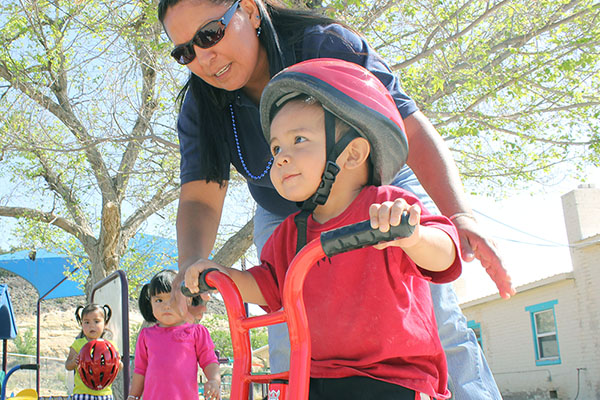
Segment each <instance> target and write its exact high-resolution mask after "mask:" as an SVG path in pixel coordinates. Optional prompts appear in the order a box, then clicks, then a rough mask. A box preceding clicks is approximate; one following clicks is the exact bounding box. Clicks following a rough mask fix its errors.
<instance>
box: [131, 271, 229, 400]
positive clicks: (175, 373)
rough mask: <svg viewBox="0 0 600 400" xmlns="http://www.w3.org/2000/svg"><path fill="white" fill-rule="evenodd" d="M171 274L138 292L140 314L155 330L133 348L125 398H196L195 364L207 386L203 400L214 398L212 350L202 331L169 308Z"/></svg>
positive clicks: (216, 378) (217, 388)
mask: <svg viewBox="0 0 600 400" xmlns="http://www.w3.org/2000/svg"><path fill="white" fill-rule="evenodd" d="M175 275H176V274H175V271H173V270H163V271H160V272H159V273H157V274H156V275H155V276H154V277H153V278H152V279H151V280H150V283H147V284H145V285H144V286H143V287H142V291H141V293H140V298H139V306H140V312H141V313H142V316H143V317H144V319H145V320H146V321H147V322H149V323H154V325H152V326H149V327H147V328H143V329H142V330H141V331H140V334H139V336H138V339H137V343H136V347H135V368H134V374H133V378H132V380H131V388H130V389H129V399H130V400H138V399H139V398H140V397H141V396H142V394H143V395H144V400H165V399H169V400H193V399H196V400H197V399H198V398H199V397H198V365H200V367H201V368H202V370H203V371H204V375H206V378H207V379H208V381H207V382H206V383H205V384H204V398H205V399H210V400H213V399H218V398H220V392H221V375H220V372H219V363H218V360H217V356H216V354H215V345H214V344H213V341H212V339H211V337H210V333H209V332H208V329H206V327H204V326H202V325H200V324H189V323H186V322H185V321H184V319H183V318H182V316H181V315H180V314H179V312H178V311H177V310H176V309H174V308H173V307H171V306H170V299H171V288H172V283H173V279H174V278H175Z"/></svg>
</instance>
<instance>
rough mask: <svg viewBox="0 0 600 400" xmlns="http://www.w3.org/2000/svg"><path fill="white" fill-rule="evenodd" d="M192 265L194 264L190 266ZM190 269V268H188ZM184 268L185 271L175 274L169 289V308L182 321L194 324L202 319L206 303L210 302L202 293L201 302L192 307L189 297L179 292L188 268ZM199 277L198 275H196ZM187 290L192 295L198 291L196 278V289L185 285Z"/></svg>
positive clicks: (206, 295) (207, 295) (207, 294)
mask: <svg viewBox="0 0 600 400" xmlns="http://www.w3.org/2000/svg"><path fill="white" fill-rule="evenodd" d="M192 265H194V264H192ZM190 267H191V266H190ZM190 267H188V268H186V269H185V270H180V271H179V272H177V276H175V279H174V280H173V284H172V288H171V304H170V306H171V308H173V309H174V310H176V311H177V312H178V313H179V315H181V316H182V317H183V319H184V320H185V321H186V322H188V323H194V322H195V321H196V320H199V319H202V316H203V315H204V313H205V312H206V302H207V301H209V300H210V294H209V293H202V294H201V295H200V296H201V298H202V302H200V304H199V305H197V306H192V301H191V298H190V297H186V296H184V295H183V293H182V292H181V284H182V283H183V282H184V281H185V277H186V273H187V270H188V269H189V268H190ZM198 276H199V274H198ZM186 286H187V287H188V289H190V291H191V292H192V293H196V292H197V291H198V281H197V278H196V288H195V289H191V288H190V287H189V286H188V285H186Z"/></svg>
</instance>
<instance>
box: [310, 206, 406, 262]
mask: <svg viewBox="0 0 600 400" xmlns="http://www.w3.org/2000/svg"><path fill="white" fill-rule="evenodd" d="M414 230H415V227H414V226H413V225H409V223H408V214H407V213H404V214H402V218H401V220H400V224H399V225H398V226H390V230H389V231H387V232H381V231H380V230H379V229H373V228H371V222H370V221H369V220H366V221H362V222H357V223H356V224H352V225H348V226H344V227H341V228H338V229H334V230H332V231H329V232H323V233H322V234H321V246H322V247H323V252H324V253H325V255H326V256H327V257H331V256H334V255H336V254H340V253H344V252H346V251H350V250H356V249H361V248H363V247H367V246H371V245H374V244H377V243H379V242H389V241H391V240H395V239H397V238H403V237H408V236H410V235H412V233H413V232H414Z"/></svg>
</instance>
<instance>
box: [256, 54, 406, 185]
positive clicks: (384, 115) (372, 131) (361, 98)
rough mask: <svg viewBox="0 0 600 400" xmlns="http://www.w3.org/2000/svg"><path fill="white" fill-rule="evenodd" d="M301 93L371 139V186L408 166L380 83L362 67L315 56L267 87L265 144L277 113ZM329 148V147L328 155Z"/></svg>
mask: <svg viewBox="0 0 600 400" xmlns="http://www.w3.org/2000/svg"><path fill="white" fill-rule="evenodd" d="M302 94H304V95H309V96H312V97H314V98H315V99H316V100H318V101H319V102H320V103H321V104H322V105H323V108H324V109H325V111H329V112H330V113H331V114H333V115H334V116H336V117H337V118H339V119H340V120H342V121H344V122H345V123H347V124H348V125H350V126H351V127H352V128H354V130H355V131H356V132H357V133H358V134H359V135H361V136H362V137H364V138H366V139H367V140H368V141H369V143H370V145H371V154H370V156H371V162H372V164H373V183H374V184H375V185H382V184H383V185H385V184H389V183H390V182H391V181H392V179H393V178H394V176H395V175H396V174H397V173H398V171H400V169H401V168H402V167H403V166H404V164H405V162H406V158H407V156H408V142H407V139H406V135H405V129H404V123H403V122H402V117H401V116H400V113H399V112H398V108H397V106H396V104H395V103H394V100H393V98H392V96H391V95H390V93H389V91H388V90H387V88H386V87H385V86H384V85H383V84H382V83H381V81H380V80H379V79H377V77H376V76H375V75H373V74H372V73H371V72H370V71H368V70H367V69H365V68H363V67H362V66H360V65H358V64H355V63H351V62H348V61H344V60H339V59H329V58H317V59H312V60H307V61H303V62H301V63H298V64H295V65H292V66H290V67H288V68H286V69H284V70H282V71H281V72H279V73H278V74H277V75H275V76H274V77H273V78H272V79H271V81H270V82H269V84H268V85H267V86H266V88H265V90H264V91H263V93H262V97H261V101H260V118H261V124H262V129H263V134H264V135H265V138H266V139H267V142H269V141H270V136H271V134H270V128H271V121H272V119H273V118H274V116H275V114H276V113H277V111H278V109H279V108H280V107H281V106H282V105H283V104H284V103H285V102H286V101H288V100H291V99H292V98H294V97H297V96H299V95H302ZM328 140H329V138H328ZM329 147H330V144H329V143H328V149H327V153H328V155H329V153H330V151H329ZM341 151H343V148H342V149H341V150H340V151H339V152H341ZM338 154H339V153H338ZM336 158H337V155H336V156H335V157H334V158H333V160H331V159H330V158H329V156H328V159H329V160H330V161H333V162H335V159H336Z"/></svg>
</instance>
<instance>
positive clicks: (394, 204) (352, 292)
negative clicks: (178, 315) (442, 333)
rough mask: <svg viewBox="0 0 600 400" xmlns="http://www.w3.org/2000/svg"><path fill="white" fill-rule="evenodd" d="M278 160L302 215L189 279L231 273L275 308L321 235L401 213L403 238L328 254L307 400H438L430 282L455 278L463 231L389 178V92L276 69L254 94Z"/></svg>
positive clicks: (367, 78)
mask: <svg viewBox="0 0 600 400" xmlns="http://www.w3.org/2000/svg"><path fill="white" fill-rule="evenodd" d="M261 123H262V124H263V131H264V133H265V136H266V138H267V141H268V142H269V143H270V146H271V152H272V155H273V158H274V159H273V165H272V167H271V171H270V173H271V180H272V182H273V185H274V186H275V188H276V189H277V192H278V193H279V194H280V195H281V196H283V197H284V198H286V199H288V200H292V201H296V202H302V211H301V212H300V213H299V214H296V215H292V216H290V217H288V218H287V219H286V220H284V222H283V223H282V224H281V225H280V226H279V227H278V228H277V229H276V230H275V232H274V233H273V235H272V236H271V238H270V239H269V241H268V242H267V244H266V245H265V247H264V248H263V251H262V254H261V261H262V264H261V265H259V266H257V267H254V268H251V269H250V270H248V271H239V270H235V269H230V268H224V267H221V266H218V265H217V264H215V263H213V262H211V261H206V262H203V263H202V264H200V263H197V264H195V265H194V266H192V267H191V268H190V269H188V270H187V272H186V286H188V288H189V289H191V290H192V292H195V291H197V287H198V286H197V281H198V274H199V273H200V272H201V271H202V270H204V269H205V268H208V267H216V268H219V269H220V270H221V271H223V272H225V273H227V274H228V275H229V276H230V277H231V278H232V279H233V280H234V281H235V283H236V284H237V285H238V287H239V289H240V292H241V293H242V296H243V297H244V300H245V301H248V302H253V303H257V304H260V305H263V306H264V308H265V309H266V310H267V311H276V310H278V309H280V308H281V306H282V303H281V298H282V290H283V283H284V280H285V274H286V271H287V268H288V266H289V264H290V262H291V260H292V259H293V257H294V256H295V254H296V252H297V251H298V250H299V249H300V248H301V247H302V246H303V245H304V244H305V243H307V242H308V241H310V240H312V239H314V238H316V237H318V235H319V234H320V233H321V232H324V231H329V230H332V229H335V228H338V227H340V226H345V225H348V224H351V223H355V222H359V221H362V220H365V219H367V218H370V220H371V226H372V227H373V228H379V229H380V230H381V231H383V232H386V231H388V230H389V227H390V225H398V224H399V223H400V219H401V216H402V214H403V213H404V212H407V213H408V214H409V223H410V224H411V225H414V226H415V229H414V232H413V234H412V235H411V236H410V237H407V238H402V239H397V240H394V241H391V242H387V243H384V244H379V245H377V246H372V247H367V248H364V249H360V250H355V251H351V252H348V253H344V254H338V255H336V256H333V257H331V258H327V259H323V260H321V261H319V262H318V264H317V266H315V267H313V269H312V270H311V271H310V273H309V275H308V277H307V279H306V282H305V285H304V300H305V305H306V310H307V314H308V321H309V327H310V333H311V345H312V361H311V381H310V399H311V400H315V399H349V400H350V399H365V398H373V399H375V398H376V399H379V400H386V399H389V400H399V399H410V400H414V399H415V398H418V393H422V394H425V395H429V396H431V397H435V398H439V399H445V398H448V397H449V395H450V393H449V391H448V390H447V367H446V360H445V356H444V353H443V350H442V347H441V344H440V340H439V337H438V334H437V327H436V323H435V317H434V313H433V306H432V301H431V295H430V291H429V287H428V283H427V280H432V281H434V282H440V283H441V282H449V281H451V280H453V279H456V278H457V277H458V276H459V275H460V272H461V263H460V258H459V257H458V256H457V253H458V251H457V249H458V243H459V242H458V234H457V232H456V229H455V227H454V226H453V225H452V223H451V222H450V221H449V220H448V219H447V218H446V217H443V216H435V215H431V214H429V213H428V212H427V210H426V209H424V207H423V206H422V205H421V203H420V202H419V200H418V199H417V198H416V197H415V196H414V195H412V194H411V193H409V192H406V191H404V190H402V189H399V188H396V187H394V186H372V184H373V183H374V184H378V185H379V184H385V183H388V182H389V181H390V180H391V179H392V177H393V176H394V175H395V173H396V172H397V171H398V170H399V169H400V167H401V166H402V164H403V163H404V160H405V158H406V156H407V152H408V150H407V146H406V138H405V137H404V130H403V128H404V127H403V123H402V119H401V118H400V115H399V114H398V110H397V108H396V106H395V104H394V102H393V100H392V98H391V97H390V95H389V93H388V92H387V90H386V89H385V87H384V86H383V85H382V84H381V82H380V81H379V80H378V79H377V78H376V77H375V76H374V75H372V74H371V73H369V72H368V71H367V70H365V69H363V68H362V67H359V66H358V65H356V64H353V63H348V62H345V61H341V60H326V59H317V60H310V61H306V62H303V63H300V64H297V65H295V66H292V67H289V68H288V69H286V70H284V71H282V72H280V73H279V74H277V75H276V76H275V77H274V78H273V79H272V80H271V82H270V83H269V84H268V85H267V87H266V89H265V91H264V92H263V95H262V98H261Z"/></svg>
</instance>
